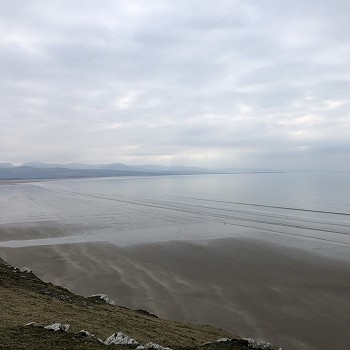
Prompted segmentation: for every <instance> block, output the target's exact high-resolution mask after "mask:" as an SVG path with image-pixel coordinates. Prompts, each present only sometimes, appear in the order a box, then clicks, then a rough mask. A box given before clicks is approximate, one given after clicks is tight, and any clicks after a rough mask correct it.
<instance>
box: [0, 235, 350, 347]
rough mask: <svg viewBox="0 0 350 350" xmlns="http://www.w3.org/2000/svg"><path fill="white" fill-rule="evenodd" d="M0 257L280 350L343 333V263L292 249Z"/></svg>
mask: <svg viewBox="0 0 350 350" xmlns="http://www.w3.org/2000/svg"><path fill="white" fill-rule="evenodd" d="M0 255H1V256H3V257H4V258H5V259H8V260H9V262H12V263H16V264H17V265H23V266H29V267H30V268H32V269H33V270H34V271H35V272H36V273H37V274H38V275H39V276H40V277H42V278H43V279H45V280H48V281H51V282H53V283H56V284H60V285H63V286H67V287H69V288H70V289H71V290H72V291H74V292H77V293H81V294H84V295H91V294H95V293H102V292H103V293H106V294H108V295H109V296H110V297H111V298H112V299H113V300H115V301H116V302H117V303H118V304H120V305H124V306H127V307H131V308H143V309H147V310H149V311H150V312H154V313H156V314H158V315H159V316H161V317H164V318H172V319H177V320H181V321H188V322H200V323H210V324H214V325H216V326H218V327H221V328H224V329H227V330H229V331H231V332H233V333H238V334H240V335H242V336H250V337H255V338H257V339H260V340H264V341H270V342H273V343H274V344H276V345H281V346H284V347H285V348H286V349H303V348H304V349H318V350H322V349H324V350H326V349H330V348H337V349H341V348H343V345H344V344H347V343H348V342H349V340H350V339H349V335H348V332H347V325H348V324H349V322H350V316H349V315H350V268H349V264H348V263H346V262H344V261H341V260H339V261H337V260H333V259H328V258H325V257H321V256H319V255H313V254H310V252H305V251H303V250H300V249H297V248H286V247H284V248H281V246H277V245H274V244H271V243H266V242H265V243H263V242H261V241H257V240H247V239H215V240H208V241H202V242H189V241H187V242H182V241H178V242H164V243H151V244H142V245H134V246H128V247H124V248H118V247H116V246H115V245H112V244H107V243H89V244H87V243H85V244H65V245H53V246H40V247H27V248H17V249H11V248H0ZM320 329H322V332H320Z"/></svg>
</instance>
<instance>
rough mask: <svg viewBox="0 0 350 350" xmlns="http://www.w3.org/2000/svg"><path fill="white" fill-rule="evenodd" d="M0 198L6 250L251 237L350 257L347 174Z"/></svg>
mask: <svg viewBox="0 0 350 350" xmlns="http://www.w3.org/2000/svg"><path fill="white" fill-rule="evenodd" d="M0 193H1V202H0V213H1V214H0V224H1V227H2V231H1V232H0V240H2V243H1V245H2V246H9V247H11V246H12V247H15V246H33V245H34V246H35V245H47V244H61V243H79V242H94V241H108V242H111V243H113V244H116V245H118V246H126V245H130V244H135V243H149V242H158V241H172V240H202V239H208V238H220V237H248V238H249V237H254V238H259V239H267V240H273V241H274V242H275V243H276V242H277V243H278V242H281V243H282V244H285V242H287V241H288V242H289V244H290V243H293V244H296V245H298V246H300V247H304V248H306V249H312V250H313V251H315V250H316V251H320V252H323V253H325V254H327V255H333V256H337V257H343V258H348V257H349V255H348V252H349V244H350V177H349V174H348V173H269V174H237V175H195V176H162V177H147V178H138V177H128V178H125V177H123V178H105V179H81V180H62V181H47V182H35V183H20V184H16V185H2V186H0ZM4 227H6V228H10V229H12V228H16V232H17V236H13V237H12V236H11V234H10V233H9V232H11V230H10V229H9V230H7V232H8V234H5V233H4V232H3V231H4V229H3V228H4ZM21 232H22V234H21ZM327 243H330V244H331V246H332V247H333V248H332V249H329V245H328V244H327ZM325 244H326V246H325Z"/></svg>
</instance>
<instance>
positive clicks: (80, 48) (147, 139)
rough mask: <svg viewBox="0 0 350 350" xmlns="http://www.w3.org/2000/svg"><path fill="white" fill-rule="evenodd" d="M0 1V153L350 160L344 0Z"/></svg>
mask: <svg viewBox="0 0 350 350" xmlns="http://www.w3.org/2000/svg"><path fill="white" fill-rule="evenodd" d="M0 7H1V8H0V18H1V21H0V33H1V34H0V74H1V80H0V101H1V107H2V112H1V117H0V160H1V161H4V162H7V161H11V162H17V163H20V162H25V161H31V160H33V161H48V162H49V161H50V162H57V161H63V162H69V161H74V162H78V161H84V162H92V163H99V162H118V161H124V162H127V163H134V164H136V163H149V162H150V163H154V162H161V163H163V164H175V163H177V164H185V165H186V164H188V165H190V164H193V165H199V166H233V167H235V166H236V167H247V166H251V167H288V168H303V167H315V168H317V167H327V165H329V167H332V168H337V169H344V168H348V169H349V167H350V162H349V160H350V159H349V158H350V153H349V152H350V151H349V145H350V141H348V140H350V137H349V136H350V135H349V131H348V130H350V128H349V126H350V125H349V120H350V115H349V114H350V113H349V112H350V103H349V102H350V101H349V97H348V91H349V90H350V68H349V67H350V65H349V57H350V44H349V41H348V33H349V31H350V18H349V16H350V15H349V13H350V11H349V10H350V8H349V7H350V6H349V2H348V1H345V0H344V1H342V0H337V1H334V2H330V1H317V2H316V1H315V0H307V1H301V0H300V1H299V0H298V1H296V2H293V3H285V2H280V1H277V0H268V1H264V2H257V1H252V0H251V1H238V0H236V1H232V0H230V1H228V0H223V1H220V2H219V3H218V2H214V1H213V0H205V1H203V0H202V1H199V0H191V1H170V0H169V1H162V2H159V1H155V0H154V1H147V2H146V1H144V0H138V1H133V2H132V3H131V2H129V1H122V0H120V1H104V2H103V3H101V2H97V1H93V0H89V1H82V0H77V1H74V2H69V1H50V2H46V1H43V0H34V1H31V2H30V4H29V3H26V2H24V3H23V2H18V1H9V0H4V1H2V2H1V5H0ZM286 160H288V161H286Z"/></svg>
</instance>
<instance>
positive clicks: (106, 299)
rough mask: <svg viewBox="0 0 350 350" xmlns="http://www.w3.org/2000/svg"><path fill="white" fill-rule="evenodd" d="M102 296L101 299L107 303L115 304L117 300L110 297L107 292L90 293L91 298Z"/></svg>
mask: <svg viewBox="0 0 350 350" xmlns="http://www.w3.org/2000/svg"><path fill="white" fill-rule="evenodd" d="M96 297H97V298H100V299H101V300H104V301H105V302H106V303H107V304H110V305H115V302H114V301H113V300H112V299H111V298H109V297H108V295H106V294H94V295H90V298H96Z"/></svg>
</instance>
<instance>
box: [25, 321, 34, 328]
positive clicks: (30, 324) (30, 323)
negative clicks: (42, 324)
mask: <svg viewBox="0 0 350 350" xmlns="http://www.w3.org/2000/svg"><path fill="white" fill-rule="evenodd" d="M35 325H36V323H35V322H29V323H26V324H25V325H24V326H26V327H27V326H35Z"/></svg>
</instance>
